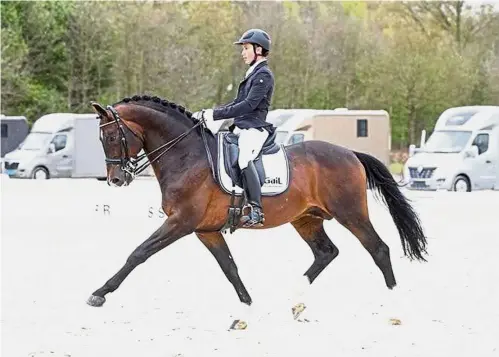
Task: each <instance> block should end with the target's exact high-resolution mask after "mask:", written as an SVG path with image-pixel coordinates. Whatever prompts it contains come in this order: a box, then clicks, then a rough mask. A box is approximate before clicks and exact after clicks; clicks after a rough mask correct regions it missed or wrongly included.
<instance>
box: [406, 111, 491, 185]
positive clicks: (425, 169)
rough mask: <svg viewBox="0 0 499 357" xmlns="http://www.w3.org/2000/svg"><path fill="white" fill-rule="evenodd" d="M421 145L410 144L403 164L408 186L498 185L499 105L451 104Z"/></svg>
mask: <svg viewBox="0 0 499 357" xmlns="http://www.w3.org/2000/svg"><path fill="white" fill-rule="evenodd" d="M424 136H425V132H424V131H423V133H422V137H421V147H420V148H416V147H415V145H411V146H410V147H409V159H408V160H407V162H406V163H405V165H404V179H405V181H406V183H407V184H408V185H407V188H409V189H416V190H439V189H444V190H452V191H463V192H469V191H472V190H483V189H494V188H495V189H497V187H496V186H497V185H498V183H499V179H498V177H497V175H498V172H499V106H466V107H456V108H449V109H447V110H445V111H444V112H443V113H442V114H441V115H440V117H439V118H438V120H437V123H436V125H435V129H434V131H433V133H432V135H431V136H430V138H429V139H428V141H426V142H425V140H424Z"/></svg>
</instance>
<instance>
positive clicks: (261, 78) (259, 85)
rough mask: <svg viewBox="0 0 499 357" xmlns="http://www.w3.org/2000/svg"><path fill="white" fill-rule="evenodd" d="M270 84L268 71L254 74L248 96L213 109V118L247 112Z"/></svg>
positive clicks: (250, 110) (258, 101)
mask: <svg viewBox="0 0 499 357" xmlns="http://www.w3.org/2000/svg"><path fill="white" fill-rule="evenodd" d="M271 86H272V77H271V76H270V74H269V73H266V72H262V73H258V74H256V75H255V78H253V82H252V85H251V89H250V91H249V93H248V96H247V97H246V98H245V99H244V100H243V101H241V102H239V103H236V104H231V105H224V106H222V107H218V108H215V109H214V110H213V120H219V119H228V118H235V117H238V116H240V115H244V114H249V113H251V112H252V111H253V110H255V108H256V107H257V106H258V104H260V102H261V101H262V99H263V98H265V96H266V95H267V93H268V91H269V88H270V87H271Z"/></svg>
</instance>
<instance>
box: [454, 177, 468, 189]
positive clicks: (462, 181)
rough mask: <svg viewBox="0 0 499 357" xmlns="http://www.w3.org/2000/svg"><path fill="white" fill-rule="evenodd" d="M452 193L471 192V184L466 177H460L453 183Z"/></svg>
mask: <svg viewBox="0 0 499 357" xmlns="http://www.w3.org/2000/svg"><path fill="white" fill-rule="evenodd" d="M452 191H456V192H471V183H470V181H469V180H468V178H467V177H466V176H463V175H458V176H457V177H456V178H455V179H454V182H453V183H452Z"/></svg>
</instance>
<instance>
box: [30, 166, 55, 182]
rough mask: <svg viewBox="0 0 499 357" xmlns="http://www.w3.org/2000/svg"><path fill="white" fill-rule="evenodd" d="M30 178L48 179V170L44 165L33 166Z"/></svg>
mask: <svg viewBox="0 0 499 357" xmlns="http://www.w3.org/2000/svg"><path fill="white" fill-rule="evenodd" d="M31 178H33V179H35V180H48V179H49V178H50V176H49V172H48V171H47V169H46V168H44V167H35V169H34V170H33V172H32V173H31Z"/></svg>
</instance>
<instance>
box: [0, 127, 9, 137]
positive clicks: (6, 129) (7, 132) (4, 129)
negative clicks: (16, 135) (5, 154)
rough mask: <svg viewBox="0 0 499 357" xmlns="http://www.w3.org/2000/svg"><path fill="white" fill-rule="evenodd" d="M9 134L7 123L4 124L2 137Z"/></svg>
mask: <svg viewBox="0 0 499 357" xmlns="http://www.w3.org/2000/svg"><path fill="white" fill-rule="evenodd" d="M7 136H9V130H8V127H7V124H2V138H6V137H7Z"/></svg>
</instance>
